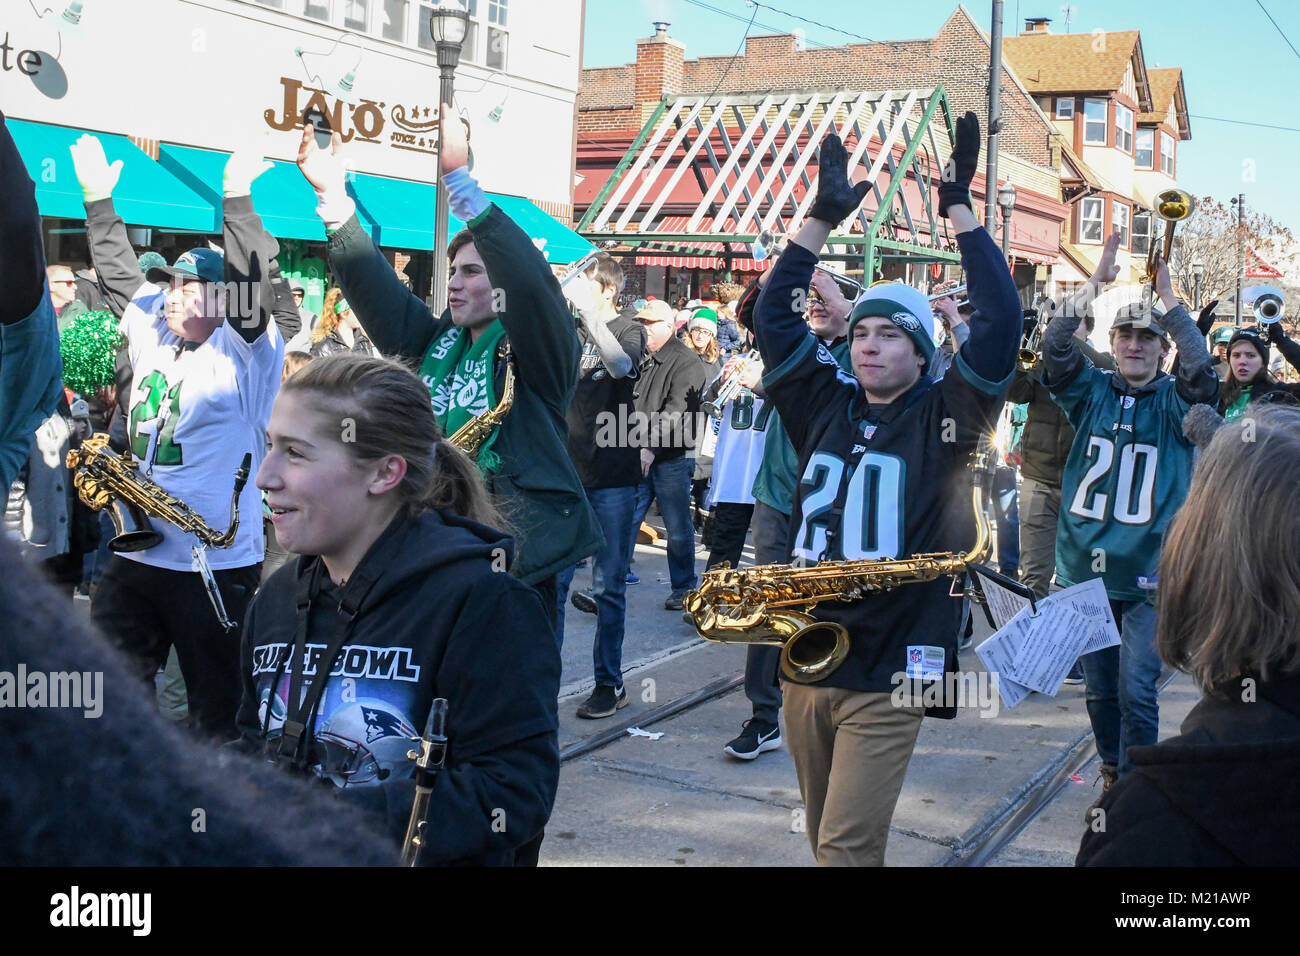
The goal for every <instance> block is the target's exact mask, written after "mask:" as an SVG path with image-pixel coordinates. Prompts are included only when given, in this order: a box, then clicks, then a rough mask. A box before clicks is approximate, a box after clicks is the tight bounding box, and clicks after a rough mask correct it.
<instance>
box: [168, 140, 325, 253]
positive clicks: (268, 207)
mask: <svg viewBox="0 0 1300 956" xmlns="http://www.w3.org/2000/svg"><path fill="white" fill-rule="evenodd" d="M229 158H230V154H229V153H222V152H219V151H217V150H215V149H197V148H195V147H193V146H172V145H170V144H164V145H163V146H161V147H160V148H159V150H158V162H159V163H161V164H162V165H163V167H165V168H166V169H167V170H168V171H169V172H171V173H172V174H174V175H175V176H176V177H177V178H178V179H180V180H181V181H182V182H184V183H185V184H186V185H188V186H189V187H190V188H191V189H193V190H194V191H195V192H197V193H199V194H200V195H202V196H203V197H204V198H206V199H207V200H208V202H209V203H210V204H211V205H212V206H213V207H214V209H216V210H218V211H219V210H220V209H221V174H222V172H223V171H224V170H225V168H226V160H228V159H229ZM253 208H254V209H256V210H257V213H258V215H259V216H261V217H262V225H263V226H264V227H265V228H266V231H267V232H269V233H270V234H271V235H273V236H275V237H276V238H278V239H312V240H315V241H317V242H324V241H325V227H324V226H323V225H322V224H321V221H320V217H319V216H317V215H316V192H315V190H313V189H312V188H311V186H310V185H309V184H308V182H307V180H305V179H303V177H302V173H301V172H300V171H299V170H298V167H297V166H296V165H295V164H293V163H286V162H282V161H279V160H275V161H273V165H272V167H271V168H270V169H268V170H267V171H266V172H264V173H262V175H260V176H258V177H257V178H256V179H255V180H253Z"/></svg>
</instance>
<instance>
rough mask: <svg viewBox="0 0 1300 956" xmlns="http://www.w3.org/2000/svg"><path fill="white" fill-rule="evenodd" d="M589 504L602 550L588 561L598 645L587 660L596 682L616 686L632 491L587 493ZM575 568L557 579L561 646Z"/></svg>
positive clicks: (633, 499)
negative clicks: (592, 664) (593, 667)
mask: <svg viewBox="0 0 1300 956" xmlns="http://www.w3.org/2000/svg"><path fill="white" fill-rule="evenodd" d="M585 490H586V492H587V500H588V501H590V502H591V508H592V510H593V511H595V512H596V520H597V521H599V522H600V530H601V531H603V532H604V534H605V546H604V547H603V548H601V549H600V550H599V551H597V552H596V554H595V556H594V557H592V559H591V594H592V597H594V598H595V599H596V640H595V643H594V644H593V645H592V650H591V656H592V659H593V661H594V662H595V665H596V683H597V684H605V685H607V686H610V687H619V686H621V685H622V683H623V627H624V622H625V620H626V617H627V596H626V595H627V569H628V565H629V563H630V562H631V558H632V539H631V538H629V537H628V535H627V527H628V525H629V524H630V523H631V521H632V510H633V509H634V508H635V507H636V487H635V486H634V485H628V486H626V487H623V488H587V489H585ZM576 570H577V565H569V567H567V568H566V569H565V570H563V571H561V572H560V573H559V575H558V577H557V580H556V605H557V606H556V610H557V612H558V617H559V626H558V627H557V628H556V631H555V641H556V643H557V644H559V645H563V643H564V604H565V602H566V601H567V600H568V598H569V585H570V584H572V583H573V575H574V572H575V571H576Z"/></svg>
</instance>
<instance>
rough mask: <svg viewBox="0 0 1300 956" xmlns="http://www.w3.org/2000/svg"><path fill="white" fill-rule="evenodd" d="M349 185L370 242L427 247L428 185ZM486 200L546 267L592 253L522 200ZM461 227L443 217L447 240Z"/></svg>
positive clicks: (355, 179)
mask: <svg viewBox="0 0 1300 956" xmlns="http://www.w3.org/2000/svg"><path fill="white" fill-rule="evenodd" d="M349 183H350V184H351V188H352V195H353V198H355V199H356V201H357V214H358V217H359V218H360V219H361V221H362V223H365V224H367V225H368V226H369V228H370V229H371V236H372V237H373V238H374V240H375V242H377V243H379V245H381V246H396V247H398V248H405V249H432V248H433V206H434V197H435V196H436V195H437V190H436V189H435V188H434V185H433V184H432V183H417V182H412V181H411V180H409V179H389V178H387V177H384V176H369V175H366V174H363V173H356V174H354V175H353V176H352V177H351V178H350V179H349ZM487 195H488V199H490V200H492V202H494V203H496V204H497V205H498V206H500V207H501V211H502V212H504V213H505V214H506V215H507V216H509V217H510V218H511V219H513V220H514V221H515V222H516V223H517V224H518V225H519V227H520V228H521V229H523V230H524V232H526V233H528V235H529V236H530V237H531V238H533V239H536V240H544V242H543V243H542V249H543V250H544V251H545V252H546V253H547V257H548V260H549V261H551V262H555V263H561V264H563V263H568V262H573V261H574V260H575V259H581V258H582V257H583V256H585V255H586V254H587V253H588V252H590V251H591V250H592V249H594V248H595V246H593V245H592V244H591V243H590V242H588V241H587V240H586V239H584V238H582V236H580V235H578V234H577V233H576V232H574V231H573V230H572V229H570V228H569V227H568V226H566V225H564V223H562V222H560V221H559V220H558V219H556V218H555V217H554V216H551V215H549V214H548V213H546V212H543V211H542V210H541V209H539V208H538V207H537V206H536V205H534V204H533V203H532V202H530V201H528V200H527V199H523V198H521V197H519V196H503V195H501V194H499V193H488V194H487ZM464 228H465V224H464V223H463V222H461V221H460V220H459V219H457V218H456V217H455V216H453V215H452V214H451V213H448V214H447V238H448V239H450V238H451V237H452V236H454V235H456V233H458V232H460V231H461V230H462V229H464Z"/></svg>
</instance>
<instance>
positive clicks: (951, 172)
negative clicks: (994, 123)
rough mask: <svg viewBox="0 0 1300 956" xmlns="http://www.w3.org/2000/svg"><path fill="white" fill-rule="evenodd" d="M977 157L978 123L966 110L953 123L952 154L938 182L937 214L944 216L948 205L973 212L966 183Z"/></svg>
mask: <svg viewBox="0 0 1300 956" xmlns="http://www.w3.org/2000/svg"><path fill="white" fill-rule="evenodd" d="M979 158H980V121H979V117H977V116H976V115H975V114H974V113H972V112H971V111H970V110H967V111H966V115H965V116H963V117H962V118H961V119H959V120H958V121H957V135H956V137H955V138H954V140H953V144H952V155H951V156H950V157H949V158H948V163H947V165H945V166H944V167H943V180H942V181H941V182H940V183H939V215H941V216H947V215H948V209H949V207H951V206H965V207H966V208H967V209H970V210H971V211H972V212H973V211H974V207H973V206H972V205H971V202H970V181H971V180H972V179H974V178H975V169H976V167H977V166H978V165H979Z"/></svg>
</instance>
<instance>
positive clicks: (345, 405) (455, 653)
mask: <svg viewBox="0 0 1300 956" xmlns="http://www.w3.org/2000/svg"><path fill="white" fill-rule="evenodd" d="M267 440H268V445H267V455H266V459H265V461H264V462H263V463H262V467H261V469H260V470H259V472H258V475H257V485H258V487H259V488H261V489H263V490H264V491H265V492H266V496H267V503H268V505H269V506H270V508H271V511H272V519H271V520H272V521H273V522H274V523H275V530H276V535H277V537H278V539H279V540H280V542H281V543H282V544H283V545H284V547H285V548H286V549H287V550H289V551H291V552H294V553H295V554H297V555H299V557H297V558H296V559H294V560H292V561H290V562H289V563H288V564H286V565H285V566H284V567H283V568H281V569H280V570H279V571H277V572H276V573H275V574H274V575H273V576H272V577H271V579H270V580H269V581H268V582H267V583H266V585H265V586H264V587H263V588H262V589H261V591H260V592H259V593H258V596H257V598H256V599H255V601H254V602H253V604H252V606H251V608H250V610H249V612H248V614H247V620H246V624H245V628H244V636H243V649H242V659H241V674H242V679H243V701H242V703H241V705H240V708H239V715H238V724H239V729H240V734H241V741H242V743H243V746H244V747H245V748H247V749H255V750H260V751H262V752H264V753H265V754H266V755H267V757H268V759H272V760H274V761H276V762H277V763H280V764H282V765H285V766H287V767H289V768H292V769H294V770H297V771H300V772H302V773H306V774H314V775H316V776H318V777H320V778H322V779H324V780H328V781H331V782H332V783H334V784H335V785H336V786H337V787H338V788H339V797H340V798H341V799H344V800H350V801H354V802H356V803H358V804H360V805H362V806H363V807H364V808H366V809H368V810H369V811H371V812H372V813H373V814H374V815H375V816H376V818H377V822H379V823H381V824H382V825H384V826H386V827H387V830H388V832H390V833H391V834H392V835H393V838H394V840H395V841H397V842H399V843H400V841H401V839H402V837H403V836H404V834H405V830H406V824H407V817H408V815H409V813H410V808H411V804H412V800H413V798H414V786H415V784H414V780H413V776H412V771H413V769H414V764H413V762H412V761H411V760H409V759H407V756H406V755H407V751H408V750H410V749H411V747H412V746H413V745H412V742H411V738H413V737H416V736H418V735H419V733H420V731H421V729H422V728H423V727H424V724H425V720H426V718H427V715H428V712H429V709H430V705H431V702H432V701H433V699H434V698H435V697H444V698H446V699H447V701H448V716H447V730H446V734H447V737H448V740H449V749H448V756H447V761H446V766H445V769H444V770H443V772H442V773H441V774H440V775H439V776H438V777H437V778H436V784H435V787H434V790H433V795H432V799H431V803H430V810H429V814H428V825H427V830H426V834H427V838H426V839H425V840H424V844H425V849H424V850H423V851H422V853H421V857H420V862H421V863H451V862H457V863H466V862H468V863H483V864H501V865H511V864H515V863H516V862H523V861H521V860H519V859H518V857H519V856H521V855H520V854H518V853H517V851H518V850H519V848H520V847H524V846H525V845H526V844H530V843H533V842H535V841H536V837H537V836H538V834H540V833H541V831H542V828H543V827H544V825H545V823H546V820H547V818H548V816H549V815H550V811H551V805H552V803H553V801H554V799H555V789H556V784H557V781H558V777H559V753H558V749H557V744H556V729H557V723H556V697H557V695H558V691H559V679H560V660H559V654H558V651H557V650H556V647H555V642H554V641H549V640H542V639H541V636H542V635H544V634H546V633H548V627H549V625H548V623H547V618H546V614H545V612H544V611H543V608H542V602H541V599H540V598H539V597H538V596H537V593H536V592H535V591H534V590H533V589H531V588H529V587H526V586H525V585H523V584H521V583H520V582H519V580H518V579H517V578H514V577H512V576H511V575H510V574H508V573H507V568H508V567H509V564H510V557H511V550H512V547H513V544H512V541H511V539H510V538H509V537H508V536H507V535H506V534H505V533H504V532H502V531H501V530H500V529H501V528H502V527H503V526H504V521H503V519H502V517H501V515H500V514H499V513H498V512H497V510H496V508H495V506H494V505H493V503H492V501H491V499H490V498H489V496H488V494H487V491H486V489H485V487H484V484H483V480H482V478H481V477H480V473H479V470H478V468H477V467H476V466H475V465H474V464H473V463H472V462H470V461H469V459H467V458H466V457H465V456H464V455H463V454H462V453H461V452H460V451H459V450H458V449H457V448H456V447H455V446H453V445H452V444H451V443H450V442H448V441H447V440H446V438H445V437H444V436H443V435H442V433H441V432H440V430H439V428H438V424H437V421H436V419H435V418H434V415H433V410H432V408H431V406H430V403H429V392H428V389H427V388H425V387H424V386H423V385H422V384H421V383H420V381H419V379H417V378H416V377H415V376H414V375H413V374H411V373H410V372H409V371H407V370H406V369H404V368H403V367H401V366H399V365H397V364H395V363H394V362H391V361H388V360H385V359H380V358H372V357H367V356H359V355H335V356H330V357H327V358H323V359H318V360H316V361H313V362H311V363H310V364H308V365H306V366H305V367H304V368H302V369H301V370H299V371H298V372H296V373H295V374H293V375H292V376H291V377H289V378H288V379H287V380H286V381H285V382H284V384H283V385H282V386H281V388H280V393H279V396H278V397H277V398H276V400H275V407H274V410H273V411H272V414H271V420H270V424H269V425H268V427H267ZM304 661H305V662H306V666H305V668H304V666H303V662H304ZM526 853H527V850H525V855H526ZM530 862H531V861H530Z"/></svg>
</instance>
